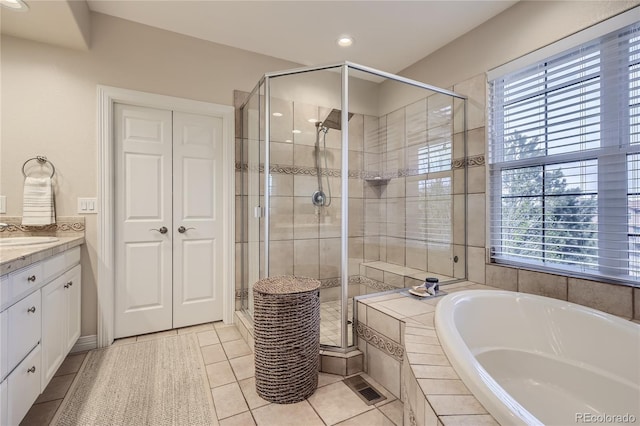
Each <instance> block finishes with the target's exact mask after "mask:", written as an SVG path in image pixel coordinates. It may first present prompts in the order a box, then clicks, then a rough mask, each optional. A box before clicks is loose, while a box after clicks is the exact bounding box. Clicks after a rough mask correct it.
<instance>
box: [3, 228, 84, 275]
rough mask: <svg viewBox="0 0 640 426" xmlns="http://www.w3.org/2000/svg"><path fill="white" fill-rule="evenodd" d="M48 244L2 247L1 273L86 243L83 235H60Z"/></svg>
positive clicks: (6, 272)
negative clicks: (56, 239)
mask: <svg viewBox="0 0 640 426" xmlns="http://www.w3.org/2000/svg"><path fill="white" fill-rule="evenodd" d="M57 238H58V241H55V242H53V243H48V244H32V245H24V246H9V247H2V248H0V275H5V274H8V273H9V272H13V271H16V270H18V269H20V268H24V267H25V266H28V265H30V264H32V263H35V262H38V261H40V260H43V259H46V258H48V257H51V256H53V255H56V254H58V253H62V252H63V251H66V250H69V249H71V248H73V247H76V246H79V245H82V244H84V237H83V236H77V235H76V236H69V237H60V236H58V237H57Z"/></svg>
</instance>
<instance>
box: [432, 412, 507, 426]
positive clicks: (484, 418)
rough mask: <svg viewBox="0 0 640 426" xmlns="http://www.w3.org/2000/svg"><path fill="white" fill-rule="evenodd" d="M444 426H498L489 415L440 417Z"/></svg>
mask: <svg viewBox="0 0 640 426" xmlns="http://www.w3.org/2000/svg"><path fill="white" fill-rule="evenodd" d="M440 421H442V424H443V425H444V426H500V424H499V423H498V422H496V421H495V420H494V419H493V417H491V416H490V415H489V414H480V415H473V416H441V417H440Z"/></svg>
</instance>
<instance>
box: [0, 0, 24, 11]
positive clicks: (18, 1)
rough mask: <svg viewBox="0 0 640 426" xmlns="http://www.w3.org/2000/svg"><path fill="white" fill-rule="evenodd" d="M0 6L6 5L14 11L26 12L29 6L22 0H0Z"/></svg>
mask: <svg viewBox="0 0 640 426" xmlns="http://www.w3.org/2000/svg"><path fill="white" fill-rule="evenodd" d="M0 6H3V7H6V8H7V9H11V10H13V11H16V12H26V11H27V10H29V6H27V3H25V2H24V1H23V0H0Z"/></svg>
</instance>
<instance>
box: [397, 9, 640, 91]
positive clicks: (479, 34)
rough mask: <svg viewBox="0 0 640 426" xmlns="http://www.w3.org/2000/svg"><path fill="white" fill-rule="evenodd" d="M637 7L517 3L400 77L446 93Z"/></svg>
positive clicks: (404, 72)
mask: <svg viewBox="0 0 640 426" xmlns="http://www.w3.org/2000/svg"><path fill="white" fill-rule="evenodd" d="M638 4H640V1H638V0H616V1H584V0H583V1H538V0H533V1H531V0H521V1H520V2H518V3H516V4H515V5H513V6H512V7H510V8H509V9H507V10H505V11H504V12H502V13H501V14H499V15H497V16H495V17H494V18H492V19H490V20H489V21H487V22H485V23H484V24H482V25H480V26H479V27H477V28H475V29H474V30H472V31H470V32H468V33H467V34H465V35H463V36H461V37H459V38H458V39H456V40H454V41H453V42H451V43H449V44H448V45H446V46H444V47H443V48H441V49H439V50H437V51H436V52H434V53H432V54H431V55H429V56H427V57H425V58H424V59H422V60H420V61H418V62H416V63H415V64H413V65H411V66H410V67H408V68H406V69H405V70H403V71H402V72H401V73H400V74H401V75H403V76H405V77H409V78H413V79H415V80H419V81H425V82H428V83H429V84H433V85H435V86H439V87H451V86H453V85H454V84H456V83H459V82H461V81H465V80H467V79H469V78H471V77H473V76H475V75H477V74H480V73H483V72H486V71H488V70H490V69H492V68H495V67H497V66H499V65H502V64H504V63H506V62H509V61H512V60H514V59H516V58H519V57H520V56H523V55H526V54H527V53H530V52H532V51H534V50H536V49H539V48H541V47H544V46H546V45H548V44H551V43H553V42H555V41H557V40H560V39H561V38H563V37H566V36H569V35H571V34H574V33H576V32H578V31H581V30H583V29H585V28H587V27H589V26H591V25H594V24H597V23H598V22H601V21H603V20H605V19H607V18H610V17H612V16H614V15H617V14H619V13H621V12H624V11H625V10H627V9H630V8H632V7H634V6H637V5H638Z"/></svg>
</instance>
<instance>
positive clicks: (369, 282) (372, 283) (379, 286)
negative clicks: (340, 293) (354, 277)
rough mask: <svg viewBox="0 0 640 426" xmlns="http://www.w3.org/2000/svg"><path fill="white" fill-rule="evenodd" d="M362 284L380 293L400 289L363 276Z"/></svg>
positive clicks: (361, 278) (361, 277)
mask: <svg viewBox="0 0 640 426" xmlns="http://www.w3.org/2000/svg"><path fill="white" fill-rule="evenodd" d="M360 284H363V285H366V286H367V287H369V288H372V289H374V290H379V291H388V290H396V289H397V288H398V287H394V286H392V285H389V284H385V283H382V282H380V281H376V280H374V279H371V278H369V277H363V276H360Z"/></svg>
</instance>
